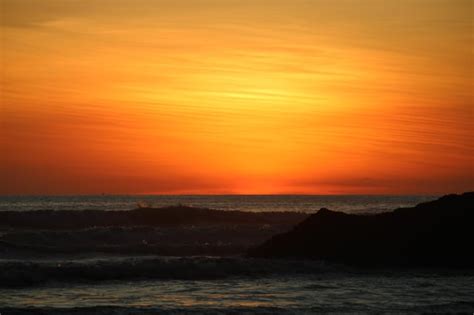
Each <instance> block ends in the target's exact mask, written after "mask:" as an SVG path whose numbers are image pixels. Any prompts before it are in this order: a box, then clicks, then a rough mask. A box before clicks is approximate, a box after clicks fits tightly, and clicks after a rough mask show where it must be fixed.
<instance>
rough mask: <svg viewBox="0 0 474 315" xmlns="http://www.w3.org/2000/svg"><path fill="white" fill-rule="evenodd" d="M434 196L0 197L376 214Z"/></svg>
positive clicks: (26, 203) (61, 206)
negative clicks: (321, 209)
mask: <svg viewBox="0 0 474 315" xmlns="http://www.w3.org/2000/svg"><path fill="white" fill-rule="evenodd" d="M436 197H437V196H363V195H347V196H301V195H287V196H285V195H216V196H198V195H190V196H185V195H183V196H161V195H159V196H158V195H138V196H137V195H133V196H107V195H106V196H26V197H25V196H0V211H2V210H3V211H4V210H14V211H23V210H38V209H52V210H84V209H90V210H130V209H134V208H136V207H137V205H138V204H142V205H149V206H152V207H163V206H170V205H177V204H184V205H188V206H195V207H206V208H210V209H219V210H242V211H257V212H259V211H300V212H314V211H316V210H319V209H320V208H323V207H325V208H329V209H331V210H337V211H345V212H350V213H361V212H364V213H365V212H368V213H375V212H382V211H390V210H393V209H395V208H397V207H408V206H413V205H416V204H418V203H420V202H424V201H428V200H433V199H436Z"/></svg>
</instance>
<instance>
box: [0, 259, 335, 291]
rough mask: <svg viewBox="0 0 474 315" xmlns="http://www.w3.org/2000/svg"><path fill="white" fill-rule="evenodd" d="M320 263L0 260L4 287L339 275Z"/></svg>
mask: <svg viewBox="0 0 474 315" xmlns="http://www.w3.org/2000/svg"><path fill="white" fill-rule="evenodd" d="M341 270H344V268H342V267H341V266H337V265H328V264H325V263H324V262H322V261H301V260H295V261H293V260H288V261H286V260H272V261H270V260H265V259H253V258H243V257H203V256H200V257H134V258H114V259H111V258H108V259H83V260H68V261H58V260H43V261H23V260H22V261H18V260H3V261H0V287H24V286H33V285H42V284H47V283H56V282H59V283H61V282H67V283H71V282H99V281H112V280H122V281H123V280H150V279H160V280H214V279H225V278H229V277H250V278H255V277H267V276H271V275H297V274H318V273H329V272H340V271H341Z"/></svg>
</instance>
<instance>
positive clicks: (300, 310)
mask: <svg viewBox="0 0 474 315" xmlns="http://www.w3.org/2000/svg"><path fill="white" fill-rule="evenodd" d="M473 308H474V303H473V302H468V301H459V302H448V303H442V304H436V305H428V306H416V305H415V306H412V307H406V306H405V307H404V306H401V307H398V308H396V309H386V308H383V307H381V308H380V309H379V310H378V311H374V309H373V308H370V307H368V306H365V305H363V304H362V305H358V306H357V308H354V306H353V305H351V306H344V305H341V303H338V304H337V306H336V305H322V306H319V307H307V308H304V307H291V308H281V307H269V306H255V307H245V306H241V307H232V308H228V307H225V308H224V307H212V306H210V307H202V306H192V307H189V308H183V307H157V306H149V307H123V306H115V305H113V306H112V305H111V306H90V307H71V308H58V307H22V308H12V307H6V308H2V311H4V312H5V314H9V315H16V314H22V315H23V314H48V315H49V314H51V315H65V314H82V315H84V314H86V315H88V314H91V315H92V314H93V315H101V314H117V315H119V314H216V315H218V314H236V315H237V314H333V313H339V314H340V313H344V314H354V313H356V314H360V313H364V314H366V313H369V314H372V313H376V314H378V313H390V314H420V313H423V314H453V313H456V314H471V313H472V309H473Z"/></svg>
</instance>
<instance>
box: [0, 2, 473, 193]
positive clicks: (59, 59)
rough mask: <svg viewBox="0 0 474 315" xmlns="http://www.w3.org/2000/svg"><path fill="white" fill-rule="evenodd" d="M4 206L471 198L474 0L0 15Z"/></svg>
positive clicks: (34, 6) (104, 7)
mask: <svg viewBox="0 0 474 315" xmlns="http://www.w3.org/2000/svg"><path fill="white" fill-rule="evenodd" d="M0 2H1V12H2V17H1V105H0V106H1V107H0V151H1V153H0V175H1V178H2V179H1V182H0V193H1V194H75V193H80V194H86V193H91V194H93V193H102V192H105V193H164V194H174V193H198V194H201V193H203V194H207V193H251V194H258V193H307V194H333V193H336V194H345V193H364V194H365V193H370V194H372V193H374V194H392V193H394V194H398V193H411V194H417V193H445V192H456V191H463V190H468V189H472V188H473V187H474V185H473V183H474V175H473V155H474V154H473V153H474V152H473V151H474V150H473V146H472V141H471V138H472V135H473V134H474V126H473V122H472V121H473V92H472V91H473V64H472V61H473V32H472V20H473V8H472V6H473V2H472V1H470V0H467V1H460V0H446V1H438V0H430V1H427V0H424V1H423V0H396V1H395V0H394V1H379V0H361V1H349V0H347V1H345V0H340V1H329V0H324V1H323V0H314V1H309V0H307V1H303V0H285V1H282V0H273V1H270V0H238V1H237V0H219V1H217V0H186V1H184V0H180V1H178V0H157V1H152V0H114V1H112V0H103V1H91V0H42V1H35V0H0Z"/></svg>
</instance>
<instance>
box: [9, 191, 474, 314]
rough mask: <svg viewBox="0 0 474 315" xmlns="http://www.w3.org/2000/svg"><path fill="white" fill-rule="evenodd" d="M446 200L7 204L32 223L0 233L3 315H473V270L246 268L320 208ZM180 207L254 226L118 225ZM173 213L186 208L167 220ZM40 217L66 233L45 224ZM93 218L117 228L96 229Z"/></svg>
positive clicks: (49, 200)
mask: <svg viewBox="0 0 474 315" xmlns="http://www.w3.org/2000/svg"><path fill="white" fill-rule="evenodd" d="M436 197H437V196H292V195H288V196H282V195H277V196H155V195H154V196H108V195H103V196H8V197H6V196H4V197H0V212H1V213H3V214H8V213H12V212H14V213H18V212H22V213H24V215H25V216H26V217H31V218H32V219H31V221H32V224H31V225H29V226H6V225H1V226H0V313H1V314H2V315H3V314H71V313H72V314H162V313H171V314H241V313H249V314H253V313H257V314H280V313H281V314H298V313H301V314H312V313H403V314H404V313H413V314H418V313H468V314H472V312H473V311H474V271H471V270H462V271H461V270H450V269H432V268H431V269H404V270H396V269H387V268H385V269H382V268H378V269H363V268H355V267H350V266H345V265H339V264H334V263H329V262H326V261H308V260H278V259H257V258H248V257H246V256H245V251H246V250H247V249H248V248H251V247H252V246H256V245H258V244H260V243H261V242H263V241H264V240H266V239H268V238H270V237H271V236H272V235H275V234H278V233H281V232H284V231H287V230H289V229H291V228H292V227H293V226H294V225H295V224H297V222H298V221H300V220H302V219H303V218H304V217H305V216H306V214H310V213H314V212H316V211H317V210H318V209H320V208H322V207H325V208H329V209H332V210H338V211H343V212H347V213H365V214H375V213H379V212H385V211H391V210H394V209H395V208H398V207H410V206H414V205H416V204H418V203H420V202H424V201H428V200H433V199H435V198H436ZM176 205H186V206H192V207H197V208H210V209H217V210H224V211H229V213H230V212H231V210H240V211H244V212H249V214H239V217H238V220H237V219H235V220H236V221H235V222H234V221H229V222H227V221H226V222H223V223H209V222H210V221H200V220H196V221H192V222H191V223H190V222H187V223H186V224H174V223H169V222H163V224H155V223H153V224H135V223H134V222H127V221H114V220H117V218H116V216H117V214H116V213H117V212H120V211H125V212H124V213H126V212H127V210H132V209H135V208H137V207H138V206H140V207H142V208H144V207H145V208H146V207H153V208H159V207H167V206H176ZM173 209H176V211H178V209H179V207H176V208H167V210H166V211H174V210H173ZM40 210H41V211H40ZM49 210H53V211H54V212H51V211H49ZM106 211H110V212H108V213H105V212H106ZM151 211H165V210H160V209H152V210H151ZM41 212H44V213H52V214H53V215H54V216H56V217H60V218H61V220H64V221H65V222H64V224H65V225H64V226H57V225H54V224H56V223H54V222H35V221H36V220H37V219H36V218H37V217H36V216H35V213H41ZM77 213H81V214H83V215H82V216H75V214H77ZM63 218H64V219H63ZM78 218H79V219H78ZM88 218H94V220H96V221H94V222H102V221H100V220H105V222H107V220H110V222H112V221H113V222H114V223H113V224H110V225H107V224H105V225H104V224H102V223H101V224H95V225H91V226H88V225H87V224H88V223H87V222H89V221H87V219H88ZM126 218H128V217H126ZM80 220H86V221H81V222H79V221H80ZM117 222H118V223H117ZM53 223H54V224H53ZM145 223H146V222H145ZM35 224H36V225H35Z"/></svg>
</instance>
